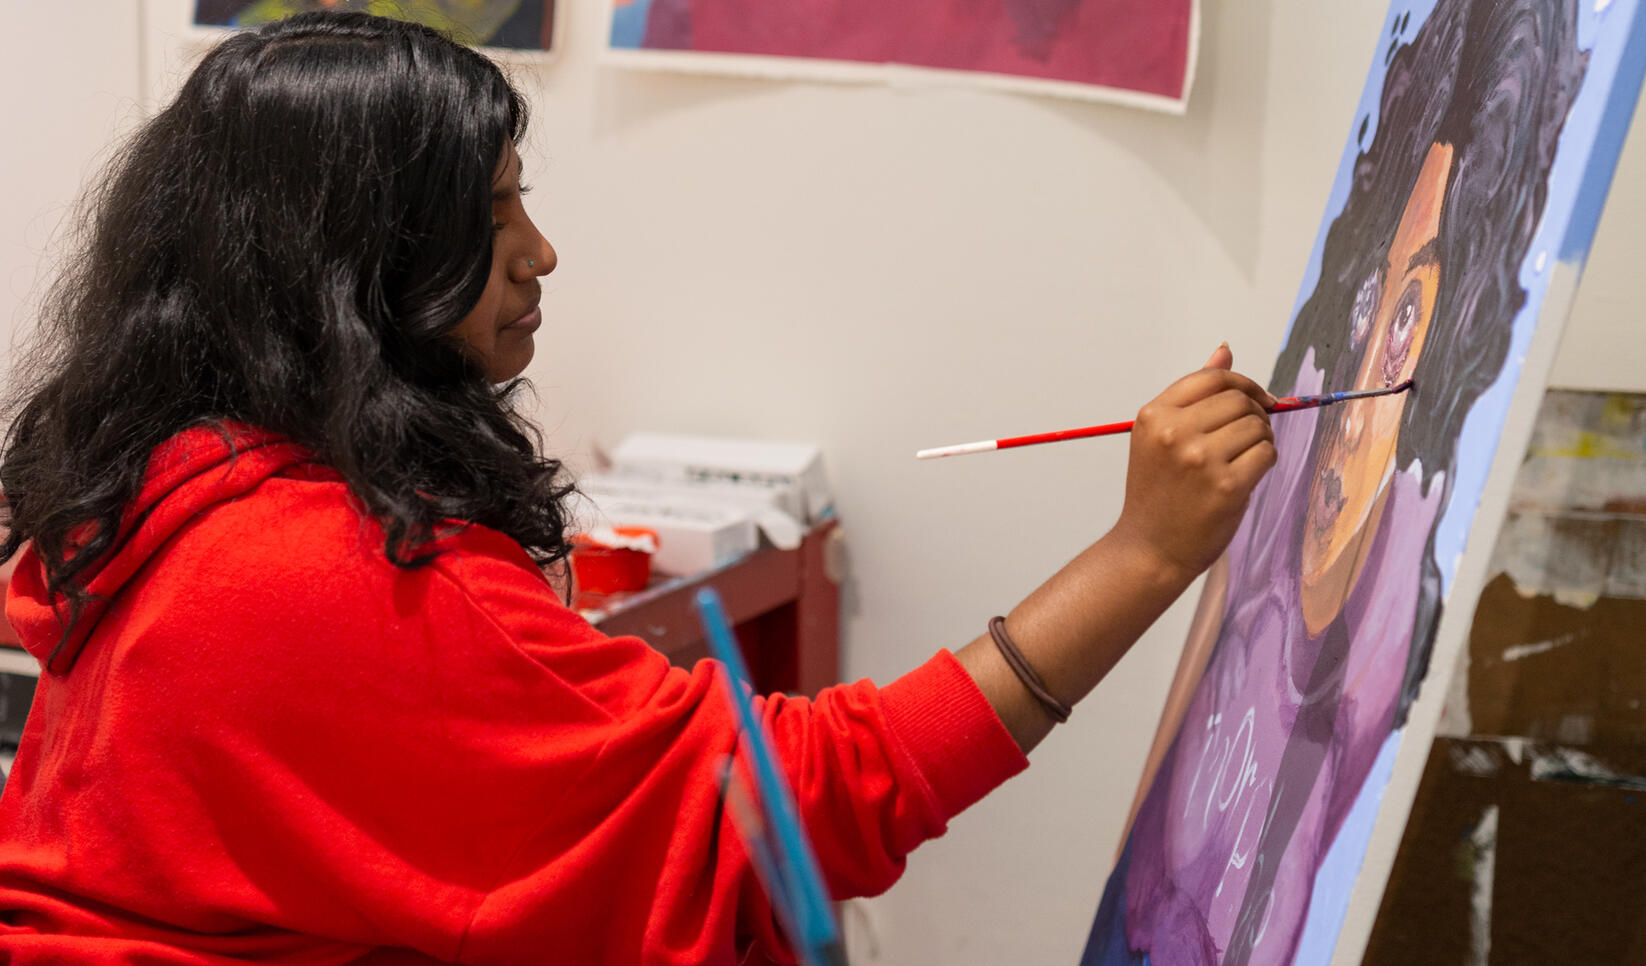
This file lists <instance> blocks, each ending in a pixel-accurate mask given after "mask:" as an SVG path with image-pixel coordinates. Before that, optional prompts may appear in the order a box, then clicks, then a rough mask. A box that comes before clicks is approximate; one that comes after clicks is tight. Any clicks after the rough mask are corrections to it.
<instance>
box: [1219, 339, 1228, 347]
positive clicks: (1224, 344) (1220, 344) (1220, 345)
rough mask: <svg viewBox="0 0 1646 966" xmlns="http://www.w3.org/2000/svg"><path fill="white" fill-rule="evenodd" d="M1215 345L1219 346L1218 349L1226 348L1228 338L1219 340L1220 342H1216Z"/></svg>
mask: <svg viewBox="0 0 1646 966" xmlns="http://www.w3.org/2000/svg"><path fill="white" fill-rule="evenodd" d="M1217 347H1218V348H1219V349H1227V348H1228V347H1229V340H1228V339H1224V340H1223V341H1222V342H1220V343H1218V346H1217Z"/></svg>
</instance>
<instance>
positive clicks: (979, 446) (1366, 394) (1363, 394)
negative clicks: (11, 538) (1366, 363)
mask: <svg viewBox="0 0 1646 966" xmlns="http://www.w3.org/2000/svg"><path fill="white" fill-rule="evenodd" d="M1412 385H1413V383H1412V380H1410V379H1408V380H1406V381H1405V382H1403V383H1401V384H1399V385H1397V386H1389V387H1387V388H1385V389H1355V390H1351V391H1349V392H1328V393H1323V394H1321V395H1318V396H1287V397H1285V398H1283V399H1276V400H1275V402H1274V405H1273V406H1268V407H1265V408H1266V409H1267V410H1268V411H1269V412H1271V413H1289V412H1295V411H1296V410H1299V409H1318V408H1320V407H1321V406H1331V405H1333V404H1335V403H1340V402H1348V401H1349V400H1351V399H1370V398H1371V397H1373V396H1392V395H1394V394H1395V393H1400V392H1405V391H1406V390H1408V389H1410V388H1412ZM1135 423H1136V420H1131V419H1128V420H1126V421H1125V422H1123V423H1104V424H1103V425H1101V426H1082V427H1081V428H1079V429H1062V430H1058V431H1057V432H1054V433H1034V434H1032V435H1029V436H1009V437H1007V438H1005V439H985V440H979V441H978V442H975V443H959V444H957V445H955V446H939V447H937V448H935V449H923V450H921V451H920V452H918V453H916V454H914V455H915V459H922V460H929V459H936V458H937V457H939V456H959V455H961V454H963V453H987V452H989V451H991V450H997V449H1015V448H1016V447H1019V446H1035V445H1037V444H1040V443H1061V442H1063V441H1064V440H1066V439H1088V438H1090V437H1092V436H1113V435H1116V434H1117V433H1129V432H1131V431H1132V426H1133V425H1134V424H1135Z"/></svg>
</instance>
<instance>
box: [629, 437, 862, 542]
mask: <svg viewBox="0 0 1646 966" xmlns="http://www.w3.org/2000/svg"><path fill="white" fill-rule="evenodd" d="M611 459H612V467H611V471H612V472H613V473H615V474H620V475H623V476H631V477H642V478H647V479H652V480H656V481H658V482H662V483H671V482H689V483H696V484H719V485H730V486H739V487H747V488H753V489H765V490H768V491H771V492H773V493H775V494H777V495H778V497H779V500H780V505H781V506H782V508H783V509H784V510H785V511H787V512H789V513H790V514H792V515H793V516H794V517H795V518H796V519H797V520H799V521H801V522H802V523H805V524H811V523H816V522H817V521H818V520H819V519H820V518H822V517H823V516H824V515H825V513H826V512H827V511H828V510H829V508H830V507H831V506H832V505H833V503H834V495H833V494H832V493H831V492H830V491H829V482H828V479H827V478H826V477H825V476H824V474H823V450H822V449H821V448H820V447H818V446H814V445H812V444H810V443H769V442H762V441H759V440H746V439H722V438H717V437H710V436H677V435H671V434H665V433H635V434H634V435H632V436H629V437H627V438H625V439H624V440H623V441H622V442H621V443H619V444H618V445H617V448H616V449H614V450H612V453H611Z"/></svg>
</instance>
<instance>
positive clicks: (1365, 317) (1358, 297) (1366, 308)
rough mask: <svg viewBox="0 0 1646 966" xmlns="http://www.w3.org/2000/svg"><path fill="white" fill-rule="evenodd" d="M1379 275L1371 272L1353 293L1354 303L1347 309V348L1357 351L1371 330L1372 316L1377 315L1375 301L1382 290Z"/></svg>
mask: <svg viewBox="0 0 1646 966" xmlns="http://www.w3.org/2000/svg"><path fill="white" fill-rule="evenodd" d="M1378 275H1379V273H1377V272H1373V273H1372V274H1370V275H1368V276H1366V280H1365V281H1364V282H1361V283H1360V288H1359V289H1358V290H1356V291H1355V302H1354V305H1353V307H1351V308H1350V309H1349V348H1351V349H1358V348H1360V344H1361V343H1363V342H1365V341H1366V333H1367V332H1370V331H1371V329H1372V316H1374V315H1376V314H1377V299H1378V295H1379V294H1380V291H1381V289H1382V288H1383V285H1382V281H1381V279H1379V277H1378Z"/></svg>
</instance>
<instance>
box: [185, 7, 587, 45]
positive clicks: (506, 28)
mask: <svg viewBox="0 0 1646 966" xmlns="http://www.w3.org/2000/svg"><path fill="white" fill-rule="evenodd" d="M554 5H555V0H195V4H194V22H195V23H196V24H198V25H201V26H217V27H255V26H257V25H258V24H264V23H269V22H270V21H273V20H279V19H281V18H282V17H289V16H291V15H292V14H294V13H298V12H301V11H304V10H359V11H362V12H364V13H374V14H378V15H380V16H384V17H396V18H399V19H401V20H411V21H414V22H416V23H420V24H426V25H428V26H430V27H433V28H435V29H436V30H442V31H445V32H446V33H448V34H450V35H451V36H452V37H453V38H455V39H457V40H459V41H462V42H463V43H465V44H470V45H472V46H476V47H507V48H513V49H516V50H551V49H553V47H554Z"/></svg>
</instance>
